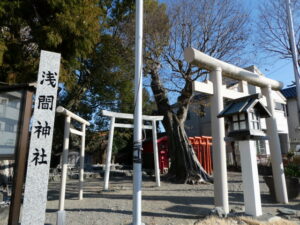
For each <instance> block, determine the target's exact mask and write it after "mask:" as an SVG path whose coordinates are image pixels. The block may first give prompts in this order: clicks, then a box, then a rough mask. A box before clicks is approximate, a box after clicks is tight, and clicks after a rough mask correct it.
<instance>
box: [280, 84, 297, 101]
mask: <svg viewBox="0 0 300 225" xmlns="http://www.w3.org/2000/svg"><path fill="white" fill-rule="evenodd" d="M281 93H282V94H283V95H284V97H286V98H296V96H297V92H296V86H293V87H289V88H285V89H282V90H281Z"/></svg>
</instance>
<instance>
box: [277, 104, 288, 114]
mask: <svg viewBox="0 0 300 225" xmlns="http://www.w3.org/2000/svg"><path fill="white" fill-rule="evenodd" d="M275 110H278V111H283V112H284V116H285V117H286V116H287V109H286V105H285V104H282V103H279V102H275Z"/></svg>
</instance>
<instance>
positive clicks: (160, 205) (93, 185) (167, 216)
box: [46, 172, 300, 225]
mask: <svg viewBox="0 0 300 225" xmlns="http://www.w3.org/2000/svg"><path fill="white" fill-rule="evenodd" d="M228 181H229V182H228V189H229V204H230V208H234V209H240V210H241V209H242V208H243V205H244V203H243V186H242V181H241V174H240V173H235V172H230V173H228ZM59 186H60V183H59V182H50V183H49V192H48V203H47V211H46V224H47V225H50V224H53V225H55V224H56V211H57V209H58V197H59ZM77 187H78V181H76V180H69V181H68V183H67V192H66V201H65V209H66V215H67V216H66V220H67V224H68V225H121V224H124V225H125V224H126V225H127V224H130V223H131V222H132V178H131V177H113V178H112V179H111V183H110V190H111V191H110V192H102V187H103V178H100V179H87V180H86V183H85V187H84V199H83V200H81V201H79V200H77V199H78V194H77ZM260 188H261V196H262V206H263V213H264V214H268V213H269V214H272V215H276V214H277V209H292V210H296V211H298V212H297V213H298V214H297V217H295V216H294V217H292V218H290V220H294V221H295V222H296V223H297V224H300V197H298V198H297V199H296V200H294V201H291V202H290V203H289V204H288V205H283V204H278V203H274V201H273V200H272V199H271V198H270V196H269V194H268V188H267V186H266V185H265V183H264V181H263V179H262V177H260ZM142 196H143V197H142V199H143V200H142V212H143V213H142V221H143V222H144V223H145V224H147V225H156V224H157V225H192V224H194V223H195V221H197V220H199V219H202V218H204V217H205V216H207V215H208V213H209V212H210V210H211V209H213V208H214V200H213V185H212V184H201V185H182V184H172V183H168V182H163V181H162V183H161V187H155V182H154V181H153V180H152V179H150V178H149V177H144V178H143V188H142Z"/></svg>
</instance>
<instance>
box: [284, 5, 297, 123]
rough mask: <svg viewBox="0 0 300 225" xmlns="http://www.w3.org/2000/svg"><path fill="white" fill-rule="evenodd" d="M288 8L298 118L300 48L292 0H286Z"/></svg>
mask: <svg viewBox="0 0 300 225" xmlns="http://www.w3.org/2000/svg"><path fill="white" fill-rule="evenodd" d="M286 10H287V19H288V25H289V41H290V48H291V50H292V56H293V66H294V74H295V83H296V91H297V106H298V118H299V112H300V74H299V64H298V50H297V47H296V41H295V32H294V24H293V18H292V10H291V1H290V0H286ZM299 122H300V120H299Z"/></svg>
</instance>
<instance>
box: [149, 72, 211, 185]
mask: <svg viewBox="0 0 300 225" xmlns="http://www.w3.org/2000/svg"><path fill="white" fill-rule="evenodd" d="M150 75H151V79H152V81H151V88H152V91H153V93H154V97H155V101H156V104H157V108H158V114H159V115H164V119H163V121H162V122H163V125H164V128H165V130H166V132H167V135H168V141H169V153H170V158H171V167H170V169H169V177H170V178H171V179H172V180H174V181H176V182H180V183H191V184H195V183H200V182H212V178H211V177H210V176H209V175H208V174H207V173H206V171H205V170H204V169H203V167H202V166H201V164H200V162H199V160H198V158H197V157H196V154H195V153H194V150H193V147H192V145H191V144H190V143H189V140H188V136H187V134H186V132H185V129H184V122H185V119H186V115H187V111H188V106H189V104H190V100H191V98H192V81H187V82H186V85H185V88H184V89H183V90H182V92H181V96H180V97H179V98H178V102H180V105H179V106H178V108H177V109H178V110H177V111H176V112H174V111H173V109H172V107H171V105H170V104H169V101H168V98H167V96H166V90H165V88H164V87H163V85H162V83H161V81H160V79H159V75H158V72H157V71H155V70H152V71H151V72H150Z"/></svg>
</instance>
